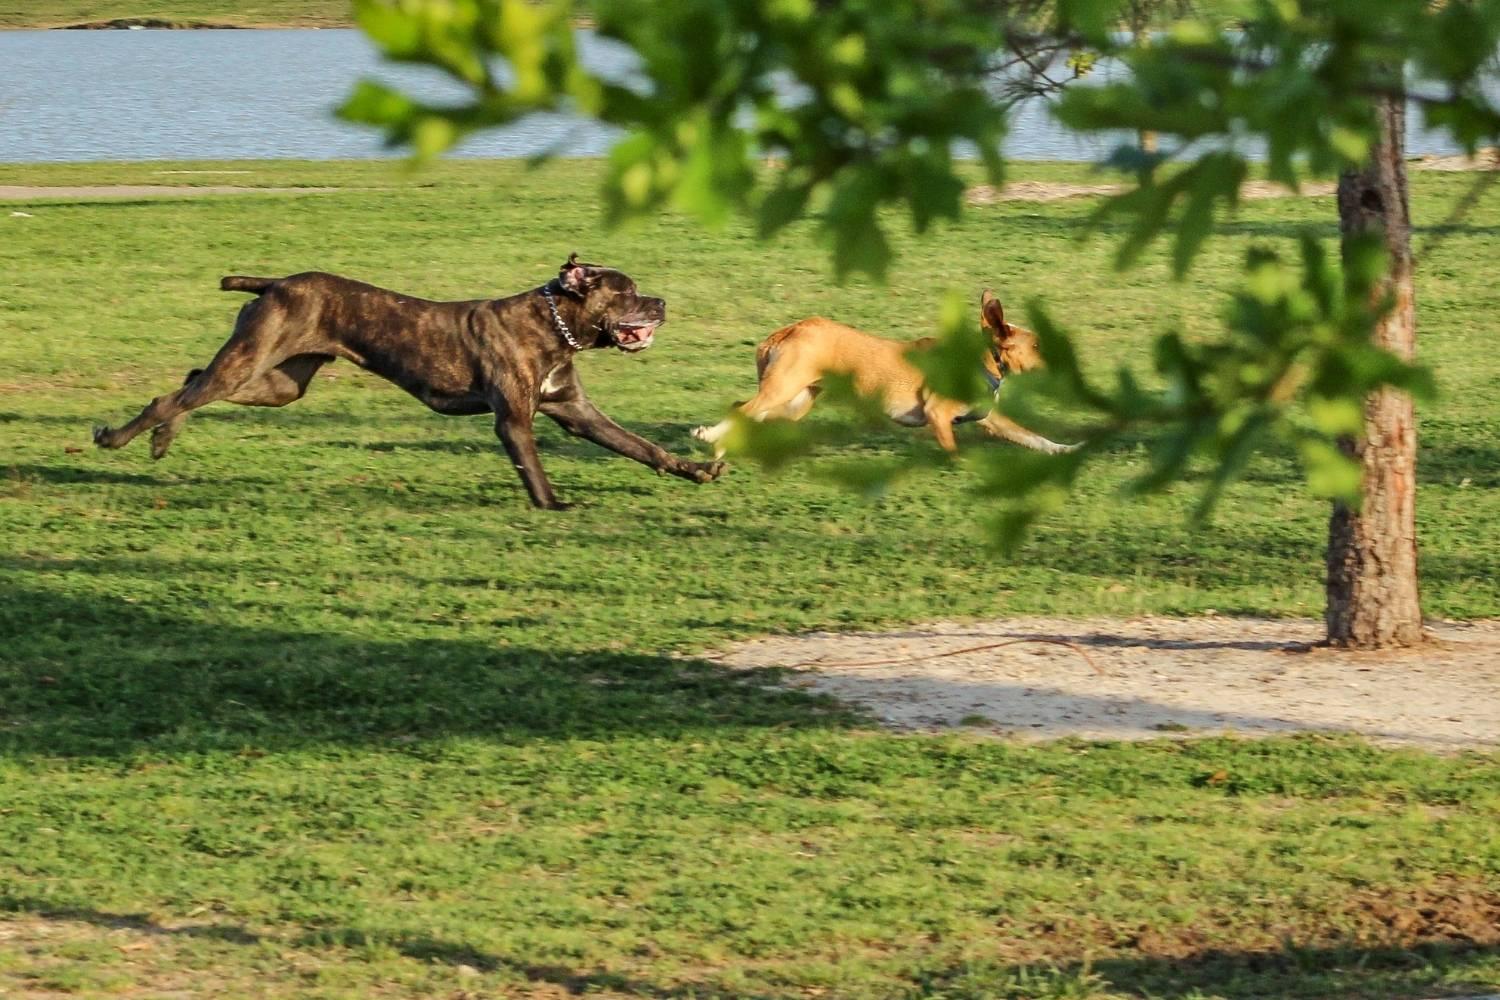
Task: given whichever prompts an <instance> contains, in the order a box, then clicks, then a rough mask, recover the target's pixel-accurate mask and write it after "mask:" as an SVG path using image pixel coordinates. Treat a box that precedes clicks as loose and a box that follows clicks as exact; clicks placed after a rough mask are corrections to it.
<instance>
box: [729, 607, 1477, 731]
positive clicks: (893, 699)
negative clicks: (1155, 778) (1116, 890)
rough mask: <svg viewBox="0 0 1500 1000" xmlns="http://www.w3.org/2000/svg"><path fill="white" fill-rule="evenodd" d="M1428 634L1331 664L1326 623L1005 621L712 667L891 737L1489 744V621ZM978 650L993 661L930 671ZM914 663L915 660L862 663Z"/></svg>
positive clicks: (748, 648) (849, 638)
mask: <svg viewBox="0 0 1500 1000" xmlns="http://www.w3.org/2000/svg"><path fill="white" fill-rule="evenodd" d="M1433 633H1434V636H1435V637H1436V641H1435V642H1434V643H1433V644H1432V645H1430V646H1429V647H1427V648H1425V649H1421V650H1413V651H1405V652H1396V653H1338V652H1333V651H1330V650H1324V649H1316V648H1311V645H1310V644H1311V643H1313V642H1315V641H1316V640H1317V639H1318V638H1319V637H1320V636H1321V634H1322V624H1321V623H1320V622H1314V621H1305V620H1303V621H1273V620H1262V619H1241V618H1215V617H1206V618H1189V619H1174V618H1137V619H1115V620H1093V621H1069V620H1065V619H1056V618H1012V619H1006V620H1001V621H994V622H983V623H979V624H972V623H971V624H955V623H951V622H939V623H936V624H933V625H924V626H919V627H914V628H910V629H903V630H900V631H895V632H889V633H870V632H858V633H813V634H810V635H802V636H781V637H772V638H767V639H759V640H755V641H752V642H746V643H741V644H738V645H736V646H734V647H731V648H730V649H728V650H726V651H724V652H722V653H719V654H711V656H712V658H714V659H716V660H719V661H720V662H723V663H725V664H727V665H731V666H740V667H749V666H789V667H796V668H797V671H798V673H797V675H796V676H795V677H794V678H793V680H792V681H791V683H792V684H794V685H796V686H798V687H802V688H806V689H810V690H813V691H818V692H822V693H826V694H831V695H833V696H835V697H837V698H840V699H843V700H845V701H848V702H850V703H853V704H856V705H859V706H861V707H864V708H866V709H867V710H869V711H870V712H871V713H872V714H873V715H874V716H875V717H876V718H878V719H880V720H881V721H883V722H884V723H885V724H886V725H889V726H891V727H892V728H895V729H907V730H937V729H943V728H948V727H952V726H960V725H962V726H974V727H978V728H982V729H988V730H990V731H993V732H995V733H997V734H1005V735H1013V736H1017V737H1021V738H1026V739H1054V738H1056V737H1060V736H1081V737H1087V738H1097V739H1127V740H1136V739H1153V738H1159V737H1162V736H1173V735H1177V736H1189V735H1203V734H1210V733H1231V732H1232V733H1236V734H1239V735H1244V736H1267V735H1271V734H1275V733H1287V732H1353V733H1358V734H1360V735H1362V736H1365V737H1367V738H1369V739H1371V740H1373V741H1375V742H1379V743H1384V744H1393V745H1408V746H1419V747H1426V748H1428V749H1433V750H1447V751H1452V750H1460V749H1464V748H1480V749H1494V748H1497V747H1500V622H1479V623H1472V624H1439V625H1434V626H1433ZM1017 640H1024V641H1017ZM997 644H1004V645H998V646H997ZM976 646H994V647H996V648H987V649H979V650H973V651H970V652H964V653H959V654H957V655H951V656H942V657H938V658H932V654H938V653H948V652H954V651H957V650H964V649H971V648H972V647H976ZM917 656H922V657H927V658H925V659H921V660H918V661H915V662H905V663H881V664H878V665H865V664H866V663H867V661H873V660H907V659H909V658H911V657H917ZM814 661H816V662H814ZM855 664H859V665H855Z"/></svg>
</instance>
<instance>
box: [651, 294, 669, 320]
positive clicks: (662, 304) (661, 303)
mask: <svg viewBox="0 0 1500 1000" xmlns="http://www.w3.org/2000/svg"><path fill="white" fill-rule="evenodd" d="M646 305H647V306H648V307H649V308H650V309H651V310H652V311H653V312H655V313H656V315H657V317H658V320H659V322H662V323H665V322H666V321H667V302H666V300H665V299H647V300H646Z"/></svg>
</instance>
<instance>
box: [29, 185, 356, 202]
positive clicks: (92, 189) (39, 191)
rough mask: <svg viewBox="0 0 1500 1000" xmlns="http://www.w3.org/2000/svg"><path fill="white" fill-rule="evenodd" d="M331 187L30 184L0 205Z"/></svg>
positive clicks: (289, 191) (295, 191)
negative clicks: (45, 185)
mask: <svg viewBox="0 0 1500 1000" xmlns="http://www.w3.org/2000/svg"><path fill="white" fill-rule="evenodd" d="M338 190H340V189H339V188H331V187H236V186H234V185H231V184H206V185H203V186H201V187H190V186H188V185H185V184H93V185H83V186H78V187H43V186H39V185H28V184H0V201H35V200H37V199H38V198H67V199H69V200H73V201H79V200H93V199H96V198H153V197H158V196H162V195H172V196H175V197H179V198H180V197H193V196H196V195H210V194H322V193H323V192H326V191H338Z"/></svg>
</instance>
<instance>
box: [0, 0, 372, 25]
mask: <svg viewBox="0 0 1500 1000" xmlns="http://www.w3.org/2000/svg"><path fill="white" fill-rule="evenodd" d="M352 10H353V5H352V3H351V2H350V0H0V28H56V27H61V26H63V25H70V24H89V23H93V22H95V21H112V20H116V19H119V18H139V19H152V20H159V21H169V22H171V23H173V24H183V25H195V24H233V25H240V26H243V27H247V28H251V27H265V26H272V27H293V26H296V27H318V28H335V27H347V26H348V25H350V24H352V23H353V16H352Z"/></svg>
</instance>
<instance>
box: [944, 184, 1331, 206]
mask: <svg viewBox="0 0 1500 1000" xmlns="http://www.w3.org/2000/svg"><path fill="white" fill-rule="evenodd" d="M1337 189H1338V185H1337V184H1334V183H1333V182H1332V181H1308V182H1306V183H1304V184H1303V185H1302V186H1301V187H1300V188H1298V189H1297V190H1296V191H1293V190H1292V189H1291V188H1289V187H1287V186H1286V185H1284V184H1277V183H1274V182H1272V181H1247V182H1246V183H1245V184H1244V185H1243V186H1241V188H1240V197H1241V198H1243V199H1245V200H1247V201H1255V200H1258V199H1261V198H1294V197H1298V196H1301V197H1308V198H1321V197H1324V196H1326V195H1331V194H1333V193H1334V192H1335V191H1336V190H1337ZM1126 190H1128V188H1127V187H1126V186H1125V185H1124V184H1072V183H1069V182H1066V181H1015V182H1013V183H1010V184H1007V185H1005V186H1004V187H1000V188H996V187H992V186H991V185H989V184H980V185H977V186H975V187H971V188H969V189H968V190H967V191H965V192H964V200H965V201H967V202H968V203H969V204H970V205H993V204H995V203H997V202H1002V201H1062V200H1063V199H1065V198H1098V197H1103V196H1105V195H1112V194H1120V193H1121V192H1123V191H1126Z"/></svg>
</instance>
